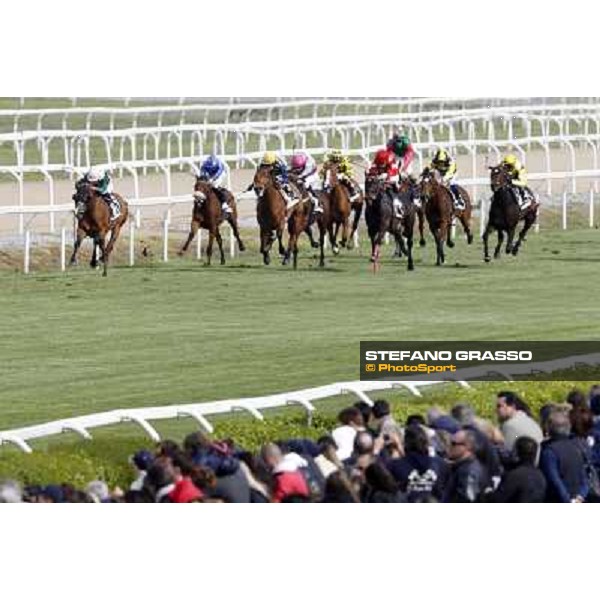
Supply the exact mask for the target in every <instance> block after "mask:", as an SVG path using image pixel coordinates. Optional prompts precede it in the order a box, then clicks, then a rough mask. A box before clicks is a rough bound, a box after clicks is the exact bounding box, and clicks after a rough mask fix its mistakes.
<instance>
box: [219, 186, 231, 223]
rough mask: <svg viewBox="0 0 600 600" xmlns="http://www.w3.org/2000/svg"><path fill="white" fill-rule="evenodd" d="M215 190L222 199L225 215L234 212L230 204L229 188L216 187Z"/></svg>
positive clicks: (222, 208)
mask: <svg viewBox="0 0 600 600" xmlns="http://www.w3.org/2000/svg"><path fill="white" fill-rule="evenodd" d="M215 192H216V193H217V196H218V198H219V200H220V201H221V210H222V211H223V214H224V215H225V216H227V215H230V214H232V213H233V211H232V210H231V206H229V198H228V195H227V190H226V189H224V188H215Z"/></svg>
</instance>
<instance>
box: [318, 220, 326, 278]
mask: <svg viewBox="0 0 600 600" xmlns="http://www.w3.org/2000/svg"><path fill="white" fill-rule="evenodd" d="M326 236H327V228H326V227H325V225H321V224H320V225H319V246H320V247H321V256H320V257H319V266H320V267H321V268H324V267H325V237H326Z"/></svg>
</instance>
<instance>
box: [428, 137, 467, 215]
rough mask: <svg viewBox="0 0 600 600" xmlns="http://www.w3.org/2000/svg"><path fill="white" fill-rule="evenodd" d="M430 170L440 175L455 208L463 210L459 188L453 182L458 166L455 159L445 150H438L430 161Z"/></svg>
mask: <svg viewBox="0 0 600 600" xmlns="http://www.w3.org/2000/svg"><path fill="white" fill-rule="evenodd" d="M430 168H431V170H432V171H437V172H438V173H439V174H440V175H441V176H442V182H443V183H444V185H446V186H447V187H448V188H449V189H450V191H451V192H452V195H453V196H454V204H455V206H456V208H457V209H459V210H464V209H465V205H464V200H463V198H462V196H461V194H460V189H459V188H458V186H457V185H456V183H455V182H454V180H455V177H456V171H457V170H458V167H457V165H456V161H455V160H454V159H453V158H452V157H451V156H450V154H448V152H446V151H445V150H442V149H440V150H438V151H437V152H436V153H435V156H434V157H433V161H432V162H431V167H430Z"/></svg>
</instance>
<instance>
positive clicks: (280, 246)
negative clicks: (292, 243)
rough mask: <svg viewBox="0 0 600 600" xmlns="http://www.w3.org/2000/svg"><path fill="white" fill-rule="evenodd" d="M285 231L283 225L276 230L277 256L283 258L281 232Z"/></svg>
mask: <svg viewBox="0 0 600 600" xmlns="http://www.w3.org/2000/svg"><path fill="white" fill-rule="evenodd" d="M284 229H285V225H281V226H280V227H279V229H278V230H277V242H278V243H279V256H285V254H286V249H285V247H284V245H283V231H284Z"/></svg>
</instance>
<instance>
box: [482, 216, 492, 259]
mask: <svg viewBox="0 0 600 600" xmlns="http://www.w3.org/2000/svg"><path fill="white" fill-rule="evenodd" d="M492 231H493V229H492V227H490V225H488V226H487V227H486V228H485V232H484V234H483V238H482V239H483V260H484V261H485V262H486V263H489V262H491V260H492V259H491V257H490V234H491V233H492Z"/></svg>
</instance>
